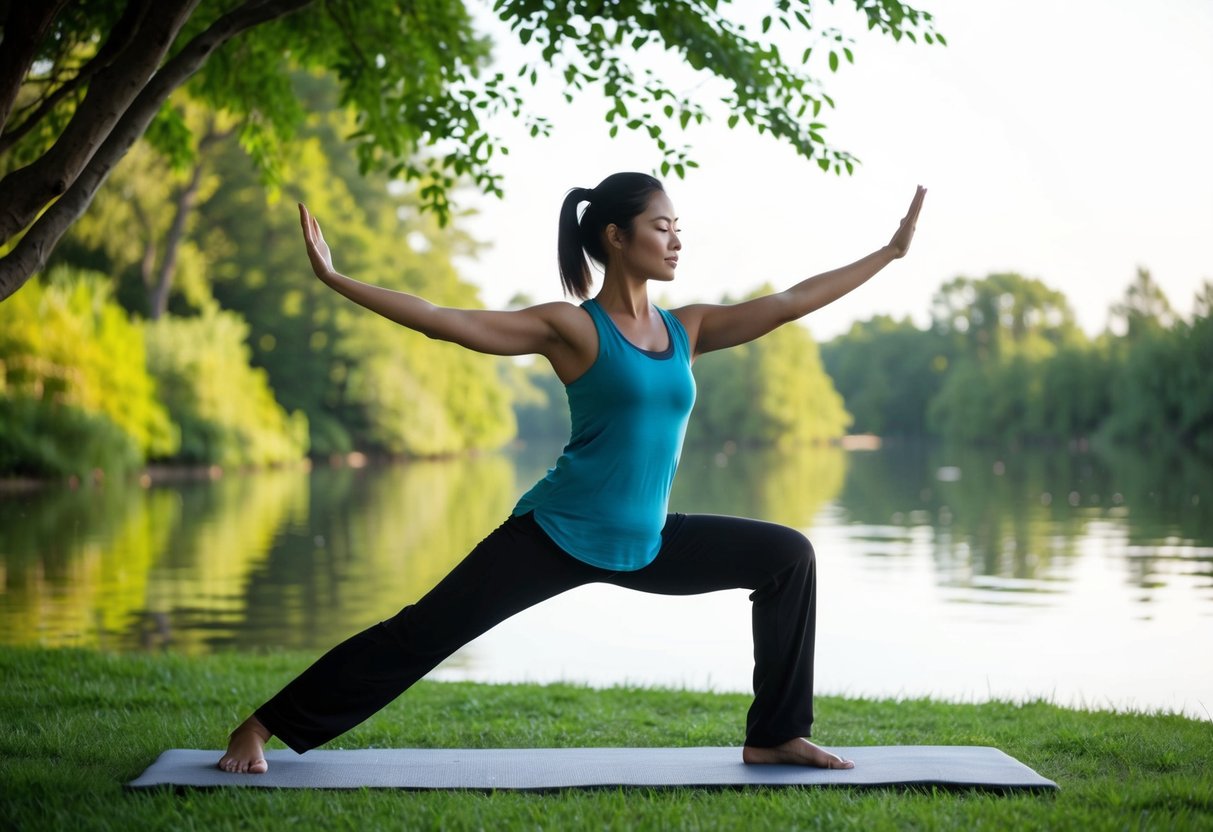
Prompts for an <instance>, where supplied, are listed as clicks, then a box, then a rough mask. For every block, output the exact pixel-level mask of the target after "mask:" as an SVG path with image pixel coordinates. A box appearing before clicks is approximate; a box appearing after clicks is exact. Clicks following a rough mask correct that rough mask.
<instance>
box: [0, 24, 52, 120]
mask: <svg viewBox="0 0 1213 832" xmlns="http://www.w3.org/2000/svg"><path fill="white" fill-rule="evenodd" d="M66 5H67V0H43V2H41V3H13V4H12V6H10V7H9V10H8V14H7V15H6V16H5V18H4V48H3V49H0V130H3V129H4V125H5V124H7V123H8V116H9V114H10V113H11V112H12V111H13V104H14V103H15V102H16V100H17V93H18V92H20V91H21V82H22V79H24V78H25V74H26V73H27V72H29V68H30V65H31V64H33V62H34V55H36V54H37V53H38V45H39V44H41V43H42V39H43V38H44V37H45V36H46V33H47V32H48V31H49V30H50V28H51V24H52V23H54V22H55V18H56V17H58V16H59V12H61V11H62V10H63V7H64V6H66Z"/></svg>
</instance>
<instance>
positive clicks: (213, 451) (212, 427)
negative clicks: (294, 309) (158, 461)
mask: <svg viewBox="0 0 1213 832" xmlns="http://www.w3.org/2000/svg"><path fill="white" fill-rule="evenodd" d="M144 332H145V333H146V337H147V348H148V368H149V370H150V371H151V373H152V375H153V376H154V377H155V379H156V382H157V384H158V385H159V388H160V395H161V399H162V401H163V402H164V404H165V405H166V406H167V407H168V410H169V413H170V415H171V416H172V418H173V421H174V422H176V423H177V426H178V428H179V429H180V432H181V447H180V450H179V451H178V452H177V454H176V456H175V459H177V460H180V461H182V462H188V463H198V464H206V465H223V466H242V465H273V464H279V463H283V462H294V461H297V460H299V459H301V458H302V457H303V455H304V454H306V453H307V441H308V440H307V435H308V428H307V418H306V417H305V416H304V415H303V414H302V413H300V412H296V413H294V414H290V415H288V414H287V413H286V411H285V410H283V408H282V406H281V405H279V404H278V402H277V401H276V400H275V399H274V393H273V391H272V390H271V389H270V386H269V381H268V378H267V376H266V374H265V371H264V370H262V369H260V368H254V367H251V366H249V348H248V346H247V345H246V343H245V339H246V337H247V335H248V325H247V324H246V323H245V322H244V321H243V320H241V319H240V318H239V317H238V316H237V315H235V314H233V313H231V312H222V311H217V310H213V309H212V310H209V311H207V312H206V313H204V314H203V315H202V316H200V317H196V318H174V317H165V318H161V319H160V320H157V321H153V322H150V323H148V324H146V325H145V327H144Z"/></svg>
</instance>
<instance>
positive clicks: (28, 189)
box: [0, 0, 199, 242]
mask: <svg viewBox="0 0 1213 832" xmlns="http://www.w3.org/2000/svg"><path fill="white" fill-rule="evenodd" d="M198 2H199V0H163V2H160V3H156V4H153V6H152V8H151V9H150V10H149V12H148V14H147V15H146V16H144V18H143V20H142V21H141V23H142V25H141V26H140V27H139V32H138V33H137V34H136V35H135V38H134V40H133V41H132V42H131V45H130V48H128V49H127V50H126V51H124V52H123V53H122V55H120V56H118V58H117V59H116V60H115V61H114V62H113V63H112V64H110V65H109V66H107V67H106V68H105V69H103V70H101V71H100V72H98V73H97V75H96V76H95V78H94V79H93V82H92V83H91V84H89V89H88V93H87V94H86V95H85V97H84V100H83V101H81V102H80V105H79V106H78V107H77V108H76V111H75V112H74V113H73V114H72V118H71V121H69V122H68V124H67V127H65V128H64V129H63V132H62V133H61V134H60V135H59V137H58V138H57V139H56V140H55V143H54V145H52V146H51V148H50V149H49V150H48V151H46V153H44V154H42V156H41V157H39V158H38V160H37V161H35V162H33V163H32V164H30V165H27V166H26V167H24V168H20V169H18V170H15V171H13V172H12V173H10V174H9V175H8V176H6V177H4V179H2V180H0V242H7V241H8V240H10V239H12V237H13V236H14V235H15V234H17V233H18V232H20V231H21V229H23V228H25V227H26V226H27V225H29V224H30V223H31V222H32V221H33V220H34V218H35V217H36V216H38V212H39V211H41V210H42V209H43V208H45V207H46V206H47V205H48V204H49V203H50V202H51V201H52V200H53V199H54V198H55V197H57V196H59V195H60V194H62V193H63V192H64V191H66V190H67V189H68V187H69V186H71V184H72V182H74V181H75V179H76V177H77V176H78V175H79V174H80V171H82V170H83V169H84V167H85V166H86V165H87V164H88V162H89V159H91V158H92V156H93V153H94V152H95V151H96V150H97V148H98V146H99V145H100V144H101V142H102V141H104V140H105V138H106V137H107V136H109V135H110V132H111V131H112V130H113V129H114V126H115V125H116V124H117V123H118V122H119V120H120V119H122V118H123V113H125V112H126V111H127V109H128V108H129V107H130V106H131V102H132V101H134V100H136V97H137V96H138V95H139V94H140V90H142V89H144V88H145V86H146V85H147V83H148V79H149V78H151V77H152V76H153V73H155V71H156V67H157V66H158V65H159V64H160V61H161V60H162V59H163V58H164V55H165V53H167V52H168V49H169V47H170V46H171V45H172V43H173V40H174V39H176V37H177V33H178V32H179V31H180V30H181V27H182V26H183V25H185V21H186V20H187V19H188V18H189V16H190V14H191V13H192V12H193V10H194V7H195V6H197V4H198Z"/></svg>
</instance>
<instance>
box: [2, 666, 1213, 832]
mask: <svg viewBox="0 0 1213 832" xmlns="http://www.w3.org/2000/svg"><path fill="white" fill-rule="evenodd" d="M310 658H311V656H310V655H304V654H299V653H274V654H266V655H247V654H229V655H220V656H208V657H204V658H190V659H187V658H183V657H180V656H174V655H167V654H166V655H156V656H151V655H110V654H103V653H94V652H87V651H75V650H62V651H50V650H37V649H14V648H0V678H2V679H3V680H4V683H3V685H2V686H0V795H3V798H2V799H0V827H2V828H15V829H23V830H38V829H69V828H70V829H72V830H91V829H114V830H124V832H128V831H129V830H132V829H140V830H150V829H166V830H167V829H187V828H188V829H207V830H221V829H236V828H239V829H242V830H246V829H250V828H282V827H284V826H290V825H295V826H297V827H299V828H306V829H363V830H366V829H379V828H384V829H387V828H392V829H401V828H404V829H421V828H426V829H429V828H434V829H515V828H527V829H535V828H542V829H578V828H594V829H634V828H645V829H728V828H736V829H743V828H745V829H753V828H771V829H788V828H806V829H814V828H822V829H824V828H832V829H837V828H843V829H898V828H910V827H916V828H932V829H940V828H945V829H946V828H956V829H972V828H978V827H980V828H995V829H1083V830H1101V829H1109V830H1110V829H1128V828H1132V829H1209V828H1213V726H1211V725H1210V724H1209V723H1207V722H1200V721H1196V720H1192V719H1187V718H1184V717H1181V716H1175V715H1165V714H1154V715H1151V714H1123V713H1106V712H1086V711H1072V710H1067V709H1064V708H1059V707H1056V706H1053V705H1050V704H1047V703H1043V702H1036V703H1029V704H1023V705H1016V704H1008V703H998V702H993V703H984V704H975V705H956V704H941V703H937V702H931V701H927V700H908V701H868V700H861V699H844V698H837V697H823V698H821V699H820V700H819V702H818V707H817V712H818V723H817V736H816V739H817V740H818V742H820V743H821V744H823V745H827V746H828V745H884V744H906V745H909V744H957V745H960V744H967V745H993V746H997V747H999V748H1002V749H1003V750H1004V751H1006V752H1007V753H1008V754H1011V755H1012V756H1015V757H1017V758H1018V759H1020V760H1022V761H1023V762H1025V763H1026V764H1027V765H1029V766H1031V767H1033V768H1035V769H1036V770H1037V771H1039V772H1040V773H1042V774H1044V775H1045V776H1046V777H1049V778H1051V779H1053V780H1055V781H1057V782H1058V783H1059V784H1060V785H1061V791H1060V792H1059V793H1057V794H1055V795H1018V796H1009V797H1003V796H996V795H989V794H982V793H966V792H961V793H943V792H941V793H927V792H909V793H907V792H901V791H891V790H890V791H849V790H829V791H826V790H795V789H770V790H755V791H706V790H699V789H678V790H667V791H647V790H634V789H633V790H601V791H576V792H568V793H561V794H549V795H535V794H519V793H497V794H479V793H453V792H432V793H427V792H409V793H402V792H391V791H379V792H374V791H366V792H359V793H344V792H340V793H339V792H318V791H317V792H294V791H290V792H261V791H251V790H250V791H247V792H246V791H238V790H218V791H211V792H190V793H186V794H180V795H178V794H171V793H168V792H157V793H151V794H145V793H140V794H131V793H127V792H125V791H123V789H122V784H123V783H124V782H126V781H127V780H129V779H131V778H133V777H135V776H136V775H137V774H138V773H139V772H140V771H142V770H143V768H144V767H146V766H147V765H148V764H149V763H150V762H151V761H152V760H153V759H154V758H155V757H156V756H157V755H158V754H159V753H160V752H161V751H162V750H164V749H166V748H171V747H192V748H219V747H221V746H222V745H223V743H224V741H225V732H226V730H228V729H229V728H230V727H231V726H233V725H234V724H235V723H236V722H237V721H238V720H239V719H241V718H242V717H243V716H244V715H245V714H246V713H247V712H248V711H249V710H250V708H251V707H252V706H253V705H255V704H257V703H258V702H259V701H260V700H261V699H262V698H264V697H265V696H266V695H267V694H268V693H271V692H272V691H273V690H274V689H276V687H277V686H279V685H281V684H282V683H283V682H285V681H286V680H287V679H289V678H290V677H291V676H292V675H293V674H294V673H296V672H298V671H299V670H300V669H302V668H303V667H304V666H305V665H306V663H307V662H308V661H309V660H310ZM748 702H749V697H747V696H744V695H738V694H712V693H701V692H693V691H671V690H654V689H635V688H632V689H629V688H613V689H608V690H592V689H589V688H580V687H574V686H567V685H551V686H544V687H540V686H535V685H503V686H493V685H477V684H462V683H461V684H450V683H422V684H420V685H418V686H417V687H416V688H414V689H413V690H412V691H410V692H409V693H408V694H406V697H405V698H403V699H401V700H400V701H398V702H396V703H395V704H394V705H392V706H391V707H389V708H387V709H385V710H384V711H383V712H381V713H380V714H378V715H376V716H375V717H374V718H373V719H371V720H370V721H368V722H367V723H366V724H364V725H362V726H360V727H359V728H357V729H356V730H355V731H353V732H351V733H350V734H347V735H346V736H345V737H342V738H341V739H340V740H339V741H338V742H337V743H335V745H336V746H340V747H346V748H366V747H376V746H377V747H408V746H429V747H435V746H443V747H465V748H466V747H518V746H624V745H635V746H666V745H669V746H699V745H733V744H738V743H739V742H740V730H741V726H742V725H743V723H744V719H745V709H746V707H747V705H748Z"/></svg>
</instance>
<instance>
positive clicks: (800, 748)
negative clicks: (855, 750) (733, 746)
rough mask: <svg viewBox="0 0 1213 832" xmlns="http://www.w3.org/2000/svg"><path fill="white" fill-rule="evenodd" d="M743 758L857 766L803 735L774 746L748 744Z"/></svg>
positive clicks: (744, 759)
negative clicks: (764, 746)
mask: <svg viewBox="0 0 1213 832" xmlns="http://www.w3.org/2000/svg"><path fill="white" fill-rule="evenodd" d="M741 760H742V762H745V763H782V764H784V765H795V766H816V767H817V768H855V764H854V763H853V762H851V761H850V760H844V759H842V757H839V756H838V755H837V754H831V753H830V752H829V751H826V750H825V749H824V748H820V747H818V746H816V745H813V743H811V742H809V741H808V740H806V739H804V738H803V737H796V738H795V739H790V740H788V741H787V742H785V743H783V744H782V745H777V746H775V747H774V748H759V747H757V746H753V745H747V746H746V747H745V748H743V749H741Z"/></svg>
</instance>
